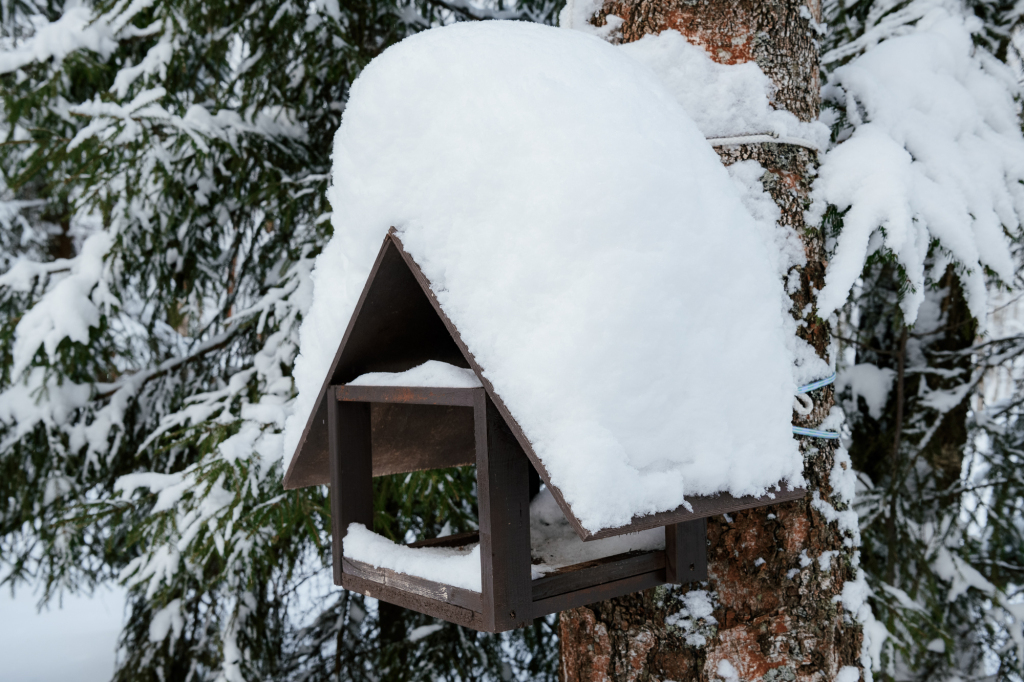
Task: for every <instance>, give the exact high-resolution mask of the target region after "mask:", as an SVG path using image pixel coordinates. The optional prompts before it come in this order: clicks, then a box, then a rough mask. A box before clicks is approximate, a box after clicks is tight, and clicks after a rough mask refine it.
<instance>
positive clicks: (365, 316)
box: [284, 228, 805, 540]
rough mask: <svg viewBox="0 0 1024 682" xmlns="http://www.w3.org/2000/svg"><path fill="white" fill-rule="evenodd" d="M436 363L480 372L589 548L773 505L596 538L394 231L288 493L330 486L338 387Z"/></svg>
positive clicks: (702, 505) (633, 525) (307, 433)
mask: <svg viewBox="0 0 1024 682" xmlns="http://www.w3.org/2000/svg"><path fill="white" fill-rule="evenodd" d="M429 360H441V361H443V362H447V363H449V364H453V365H456V366H462V367H469V368H471V369H472V370H473V371H474V372H475V374H476V375H477V377H478V378H479V379H480V382H481V383H482V384H483V386H484V389H485V390H486V391H487V394H488V396H489V397H490V398H491V400H492V401H493V402H494V404H495V406H496V407H497V408H498V410H499V412H500V413H501V415H502V417H503V418H504V420H505V422H506V423H507V424H508V426H509V427H510V429H511V430H512V433H513V434H514V435H515V437H516V439H517V440H518V442H519V444H520V446H521V447H522V448H523V451H524V452H525V453H526V455H527V457H529V459H530V462H531V464H532V465H533V467H534V468H535V469H536V471H537V473H538V474H539V475H540V477H541V479H542V480H543V481H544V483H545V485H546V486H547V487H548V489H549V490H550V491H551V494H552V496H553V497H554V499H555V501H556V502H557V503H558V505H559V507H560V508H561V510H562V512H563V513H564V514H565V516H566V518H567V519H568V520H569V523H570V524H571V525H572V527H573V528H574V530H575V531H576V533H577V534H578V535H579V536H580V538H581V539H583V540H595V539H600V538H603V537H609V536H612V535H620V534H623V533H630V532H636V531H639V530H645V529H648V528H655V527H658V526H664V525H668V524H671V523H679V522H684V521H689V520H692V519H696V518H701V517H705V516H713V515H715V514H722V513H729V512H734V511H739V510H741V509H747V508H751V507H757V506H762V505H764V504H766V503H768V502H769V501H768V500H767V499H765V498H763V497H762V498H756V497H754V496H744V497H734V496H732V495H730V494H728V493H720V494H718V495H715V496H693V497H689V498H688V499H687V501H686V502H685V503H684V504H682V505H680V506H679V507H677V508H675V509H671V510H665V511H661V512H658V513H654V514H644V515H636V516H634V517H633V519H631V521H630V522H629V523H628V524H625V525H622V526H618V527H609V528H602V529H599V530H596V531H595V530H591V529H588V528H586V527H584V526H583V524H582V523H581V522H580V520H579V519H578V518H577V517H576V515H575V514H574V513H573V510H572V505H570V504H568V503H567V502H566V500H565V498H564V496H563V495H562V492H561V490H560V488H559V486H558V485H557V483H556V482H555V481H552V479H551V475H550V474H549V472H548V470H547V468H546V467H545V466H544V462H543V461H542V460H541V459H540V457H538V455H537V453H536V451H535V450H534V447H533V444H532V443H531V442H530V439H529V438H528V437H527V436H526V434H525V433H524V432H523V429H522V428H521V427H520V425H519V423H518V422H517V421H516V419H515V416H514V415H513V414H512V413H511V412H510V410H509V409H508V407H507V406H506V404H505V401H504V400H503V399H502V397H501V395H500V394H499V393H498V391H497V390H496V389H495V387H494V385H493V384H492V383H491V382H490V381H489V380H488V378H487V376H486V375H485V373H484V371H483V368H481V367H480V365H479V364H478V363H477V361H476V359H475V358H474V356H473V353H472V352H471V351H470V349H469V348H468V347H467V346H466V344H465V342H464V341H463V340H462V336H461V335H460V333H459V330H458V329H457V328H456V327H455V325H454V324H453V323H452V321H451V320H450V319H449V318H448V316H447V315H446V314H445V312H444V310H443V309H442V307H441V305H440V304H439V302H438V299H437V296H436V294H435V293H434V291H433V290H432V288H431V284H430V281H429V280H428V279H427V278H426V276H425V275H424V274H423V272H422V270H421V269H420V267H419V266H418V265H417V264H416V262H415V260H413V258H412V257H411V256H410V255H409V253H408V252H407V251H406V250H405V248H404V247H403V245H402V241H401V239H400V237H399V236H398V235H397V234H396V232H395V230H394V228H392V229H391V230H390V231H389V232H388V234H387V236H386V237H385V239H384V244H383V245H382V246H381V250H380V253H379V254H378V256H377V260H376V261H375V263H374V265H373V268H372V270H371V271H370V276H369V278H368V279H367V282H366V286H365V287H364V289H363V292H362V295H361V296H360V298H359V302H358V303H357V304H356V308H355V311H354V313H353V315H352V318H351V320H350V321H349V325H348V328H347V329H346V331H345V336H344V338H343V339H342V341H341V343H340V345H339V347H338V351H337V353H336V354H335V358H334V362H333V363H332V365H331V370H330V372H329V373H328V375H327V377H326V378H325V379H324V382H323V386H322V387H321V389H320V394H319V396H318V397H317V400H316V407H315V408H314V410H313V413H312V415H311V416H310V419H309V420H308V422H307V424H306V428H305V430H304V431H303V434H302V438H301V440H300V441H299V446H298V449H297V451H296V453H295V455H294V456H293V457H292V460H291V464H290V466H289V467H288V471H287V473H286V474H285V479H284V485H285V488H288V489H294V488H302V487H305V486H310V485H325V484H329V482H330V467H329V463H328V459H327V457H328V451H327V426H326V414H325V411H326V400H327V398H328V390H329V388H330V387H331V386H333V385H339V384H344V383H347V382H349V381H352V380H353V379H355V378H356V377H358V376H361V375H364V374H366V373H369V372H401V371H405V370H408V369H411V368H412V367H416V366H418V365H421V364H423V363H424V362H427V361H429ZM453 456H454V459H453V460H452V461H451V462H450V463H449V464H451V465H459V464H469V463H471V462H472V459H471V458H468V457H465V458H464V459H465V461H463V460H462V459H459V457H458V453H454V455H453ZM804 492H805V491H804V490H803V489H800V488H796V489H793V488H790V487H788V486H787V485H786V484H785V483H782V484H781V485H780V487H779V490H777V491H776V492H775V493H774V494H773V495H772V498H771V502H782V501H786V500H789V499H798V498H800V497H802V496H803V495H804Z"/></svg>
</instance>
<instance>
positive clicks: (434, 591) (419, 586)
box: [342, 558, 483, 612]
mask: <svg viewBox="0 0 1024 682" xmlns="http://www.w3.org/2000/svg"><path fill="white" fill-rule="evenodd" d="M342 566H343V568H344V570H345V576H349V575H354V576H356V577H357V578H362V579H363V580H369V581H371V582H375V583H377V584H379V585H387V586H388V587H393V588H395V589H396V590H401V591H403V592H408V593H410V594H416V595H419V596H421V597H427V598H429V599H434V600H436V601H442V602H447V603H449V604H455V605H456V606H460V607H462V608H464V609H469V610H471V611H477V612H481V611H483V602H482V597H481V595H480V593H479V592H474V591H473V590H467V589H465V588H463V587H456V586H455V585H447V584H445V583H439V582H435V581H433V580H427V579H426V578H419V577H417V576H412V575H407V574H405V573H399V572H398V571H392V570H391V569H390V568H378V567H376V566H371V565H370V564H368V563H365V562H363V561H357V560H355V559H349V558H345V559H342Z"/></svg>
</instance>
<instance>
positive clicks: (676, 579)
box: [284, 230, 804, 632]
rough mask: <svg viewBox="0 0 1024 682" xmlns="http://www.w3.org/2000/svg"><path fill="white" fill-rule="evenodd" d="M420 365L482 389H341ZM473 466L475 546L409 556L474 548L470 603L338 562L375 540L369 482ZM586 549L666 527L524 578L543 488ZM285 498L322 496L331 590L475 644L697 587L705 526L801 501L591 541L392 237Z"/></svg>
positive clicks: (722, 506) (714, 508) (724, 505)
mask: <svg viewBox="0 0 1024 682" xmlns="http://www.w3.org/2000/svg"><path fill="white" fill-rule="evenodd" d="M429 360H439V361H442V362H446V363H449V364H451V365H455V366H457V367H463V368H471V369H472V370H473V371H474V372H475V373H476V375H477V377H478V378H479V379H480V381H481V384H482V387H481V388H433V387H422V386H421V387H394V386H367V385H357V386H356V385H353V386H349V385H347V383H348V382H350V381H353V380H354V379H355V378H356V377H359V376H361V375H363V374H366V373H370V372H403V371H406V370H409V369H411V368H413V367H417V366H419V365H421V364H423V363H424V362H427V361H429ZM463 465H475V466H476V476H477V495H478V508H479V532H478V533H466V534H461V535H455V536H448V537H443V538H435V539H432V540H425V541H421V542H419V543H413V545H412V546H414V547H424V546H434V547H444V546H447V547H459V546H465V545H469V544H472V543H476V542H479V544H480V557H481V560H480V564H481V565H480V571H481V578H482V581H481V587H482V589H481V591H480V592H476V591H472V590H468V589H464V588H460V587H455V586H452V585H446V584H443V583H440V582H435V581H431V580H427V579H424V578H421V577H417V576H413V575H407V574H403V573H399V572H396V571H393V570H391V569H388V568H378V567H375V566H372V565H370V564H368V563H363V562H359V561H355V560H353V559H350V558H346V557H345V555H344V551H343V544H344V538H345V534H346V530H347V528H348V527H349V524H351V523H361V524H363V525H365V526H366V527H367V528H369V529H372V528H373V502H372V500H373V495H372V478H373V477H375V476H384V475H389V474H398V473H406V472H412V471H422V470H427V469H439V468H445V467H454V466H463ZM542 480H543V482H544V483H545V484H546V485H547V487H548V489H549V490H550V491H551V494H552V495H553V497H554V499H555V500H556V501H557V502H558V505H559V507H560V508H561V510H562V512H563V513H564V514H565V518H566V519H567V520H568V522H569V524H571V525H572V528H573V529H574V530H575V532H576V534H577V535H578V537H579V539H580V541H583V542H587V541H592V540H597V539H601V538H607V537H611V536H615V535H621V534H625V533H633V532H637V531H643V530H650V529H654V528H659V527H664V529H665V531H664V532H665V549H664V550H655V551H646V552H629V553H626V554H618V555H615V556H609V557H605V558H602V559H599V560H596V561H588V562H585V563H581V564H577V565H573V566H569V567H566V568H562V569H560V570H557V571H555V572H553V573H549V574H547V575H544V576H542V577H540V578H537V579H533V578H532V576H531V562H532V559H531V544H530V499H531V493H535V492H536V490H537V489H538V488H539V484H540V482H541V481H542ZM284 483H285V487H286V488H289V489H294V488H301V487H305V486H311V485H324V484H328V485H330V486H331V512H332V519H333V560H334V582H335V584H337V585H341V586H343V587H344V588H345V589H348V590H353V591H355V592H360V593H362V594H364V595H367V596H370V597H374V598H377V599H381V600H384V601H386V602H390V603H392V604H397V605H399V606H403V607H405V608H409V609H413V610H415V611H419V612H421V613H425V614H427V615H430V616H433V617H436V618H441V619H443V620H446V621H450V622H453V623H457V624H459V625H463V626H466V627H470V628H473V629H476V630H483V631H487V632H501V631H505V630H510V629H513V628H517V627H523V626H525V625H526V624H528V623H529V622H530V621H531V620H532V619H534V618H538V617H540V616H544V615H547V614H550V613H554V612H557V611H562V610H565V609H571V608H575V607H578V606H583V605H586V604H590V603H593V602H597V601H601V600H605V599H610V598H613V597H618V596H622V595H626V594H629V593H632V592H637V591H640V590H644V589H647V588H650V587H655V586H658V585H663V584H666V583H685V582H691V581H699V580H705V579H706V578H707V541H706V518H707V517H709V516H713V515H715V514H723V513H728V512H735V511H739V510H742V509H749V508H753V507H760V506H766V505H770V504H777V503H780V502H784V501H787V500H792V499H798V498H800V497H802V496H803V494H804V491H803V490H802V489H790V488H787V487H786V486H785V485H782V484H780V490H779V491H778V492H776V493H774V496H771V497H761V498H754V497H740V498H737V497H733V496H731V495H728V494H725V493H722V494H719V495H717V496H713V497H688V498H687V499H688V502H689V506H690V508H689V509H687V508H685V507H679V508H677V509H675V510H672V511H667V512H662V513H658V514H652V515H647V516H642V517H634V518H633V520H632V522H631V523H629V524H628V525H625V526H621V527H618V528H605V529H602V530H600V531H599V532H596V533H591V532H590V531H588V530H587V529H586V528H584V527H583V526H582V524H581V523H580V522H579V520H578V519H577V518H576V516H574V515H573V511H572V508H571V507H570V506H569V505H568V504H566V502H565V500H564V499H563V498H562V495H561V493H560V492H559V490H558V488H557V487H556V486H554V485H552V482H551V480H550V478H549V476H548V473H547V471H546V470H545V468H544V465H543V463H542V462H541V461H540V459H539V458H538V457H537V455H536V454H535V453H534V451H533V448H532V446H531V444H530V441H529V440H528V439H527V438H526V436H525V435H524V434H523V432H522V430H521V429H520V428H519V426H518V424H517V422H516V419H515V415H513V414H511V413H510V412H509V410H508V409H507V408H506V406H505V404H504V403H503V402H502V399H501V396H500V395H498V394H497V392H496V391H495V390H494V387H493V386H492V385H491V384H490V382H489V381H488V380H487V379H486V378H484V376H483V374H482V372H481V368H480V367H479V366H478V365H477V364H476V362H475V360H474V358H473V355H472V353H471V352H470V349H469V348H467V347H466V345H465V344H464V343H463V342H462V339H461V337H460V335H459V331H458V329H456V328H455V326H454V325H453V324H452V323H451V321H450V320H449V318H448V317H447V316H446V315H445V313H444V311H443V310H442V309H441V306H440V305H439V304H438V301H437V298H436V297H435V295H434V292H433V291H432V290H431V285H430V282H429V281H428V280H427V278H426V277H425V276H424V275H423V273H422V272H421V270H420V268H419V267H418V266H417V265H416V263H415V262H414V261H413V259H412V258H411V257H410V256H409V254H408V253H407V252H406V251H405V249H404V248H403V246H402V243H401V241H400V239H399V238H398V236H397V235H396V234H395V232H394V230H392V231H391V232H390V233H389V234H388V235H387V237H386V238H385V240H384V244H383V246H382V248H381V250H380V253H379V255H378V256H377V260H376V262H375V263H374V265H373V268H372V270H371V272H370V276H369V279H368V280H367V282H366V285H365V287H364V289H363V292H362V295H361V297H360V299H359V302H358V303H357V305H356V308H355V311H354V312H353V314H352V318H351V319H350V321H349V324H348V328H347V330H346V332H345V335H344V338H343V339H342V340H341V344H340V347H339V348H338V352H337V354H336V355H335V358H334V363H333V365H332V367H331V370H330V372H329V374H328V375H327V376H326V377H325V379H324V382H323V387H322V388H321V390H320V394H319V397H318V398H317V403H316V407H315V409H314V411H313V413H312V416H311V417H310V419H309V421H308V423H307V424H306V427H305V431H304V432H303V436H302V439H301V440H300V442H299V446H298V449H297V450H296V453H295V455H294V457H293V458H292V462H291V465H290V466H289V468H288V472H287V474H286V475H285V481H284Z"/></svg>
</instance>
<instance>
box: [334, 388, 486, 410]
mask: <svg viewBox="0 0 1024 682" xmlns="http://www.w3.org/2000/svg"><path fill="white" fill-rule="evenodd" d="M483 392H484V389H482V388H434V387H430V386H347V385H346V386H335V387H334V393H335V396H336V398H337V399H338V400H341V401H344V402H359V403H403V404H406V405H463V406H465V407H472V406H473V405H474V404H476V400H477V396H478V395H482V394H483Z"/></svg>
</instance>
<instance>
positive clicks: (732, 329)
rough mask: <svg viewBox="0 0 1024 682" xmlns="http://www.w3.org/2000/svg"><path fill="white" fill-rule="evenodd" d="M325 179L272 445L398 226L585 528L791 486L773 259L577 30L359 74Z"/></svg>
mask: <svg viewBox="0 0 1024 682" xmlns="http://www.w3.org/2000/svg"><path fill="white" fill-rule="evenodd" d="M495 69H497V70H496V71H495ZM334 164H335V165H334V172H333V178H334V185H333V186H332V188H331V189H330V191H329V198H330V200H331V202H332V205H334V206H344V207H345V210H343V211H342V210H338V211H335V212H334V214H333V218H332V220H333V223H334V237H333V238H332V240H331V242H330V243H329V244H328V245H327V247H326V248H325V249H324V252H323V254H322V255H321V256H320V257H319V259H318V261H317V265H316V270H315V271H314V273H313V281H314V300H313V304H312V307H311V309H310V312H309V314H308V315H307V316H306V318H305V319H304V322H303V326H302V330H301V334H300V339H301V355H300V356H299V358H298V359H297V361H296V365H295V378H296V385H297V388H298V390H299V396H298V399H297V402H296V410H295V414H294V415H293V416H292V417H291V418H290V419H289V422H288V425H287V428H286V435H285V441H286V444H285V449H286V451H288V452H290V451H292V450H293V449H294V448H295V446H296V444H297V442H298V440H299V435H300V434H301V432H302V429H303V426H304V424H305V422H306V420H307V418H308V416H309V413H310V410H311V408H312V406H313V402H314V400H315V399H316V396H317V395H318V392H319V389H320V385H321V382H322V381H323V378H324V376H325V375H326V374H327V371H328V368H329V367H330V364H331V362H332V359H333V357H334V354H335V351H336V350H337V347H338V343H339V342H340V341H341V338H342V336H343V334H344V330H345V327H346V325H347V323H348V320H349V317H350V315H351V313H352V310H353V309H354V306H355V303H356V300H357V299H358V296H359V294H360V292H361V291H362V288H363V284H364V282H365V280H366V277H367V275H368V274H369V270H370V267H371V265H372V263H373V260H374V257H375V256H376V254H377V253H378V251H379V248H380V244H381V241H382V239H383V237H384V235H385V233H386V231H387V230H388V228H389V227H391V226H395V227H396V228H397V230H398V233H399V235H400V237H401V239H402V240H403V243H404V245H405V247H406V249H407V250H408V251H409V253H410V254H411V256H412V257H413V258H414V259H415V260H416V262H417V264H418V265H419V266H420V267H421V268H422V270H423V272H424V274H425V275H426V276H427V278H428V279H429V280H430V282H431V285H432V287H433V289H434V291H435V293H436V294H437V297H438V300H439V302H440V304H441V306H442V308H443V309H444V310H445V312H446V313H447V315H448V316H449V318H450V319H451V320H452V322H453V323H454V324H455V326H456V327H457V328H458V329H459V332H460V334H461V336H462V339H463V340H464V341H465V342H466V344H467V346H468V347H469V349H470V351H471V352H472V353H473V355H474V356H475V358H476V360H477V361H478V362H479V364H480V365H481V366H482V368H483V377H484V378H485V379H487V380H488V381H490V382H491V384H492V385H493V386H494V389H495V391H496V392H497V394H498V395H500V396H501V398H502V399H503V400H504V402H505V404H506V405H507V406H508V408H509V410H510V411H511V412H512V414H513V415H514V416H515V418H516V420H517V421H518V422H519V424H520V426H521V427H522V428H523V431H524V433H525V434H526V436H527V437H528V438H529V440H530V442H531V444H532V446H533V448H534V450H535V452H536V453H537V455H538V456H539V457H540V459H541V460H542V461H543V462H544V465H545V468H546V469H547V471H548V473H549V474H550V476H551V482H552V483H553V484H554V485H556V486H557V487H558V488H559V489H560V491H561V493H562V496H563V497H564V498H565V499H566V501H567V502H568V503H569V504H570V505H571V506H572V508H573V511H574V513H575V514H576V516H577V518H579V519H580V521H581V523H582V524H583V525H584V526H585V527H586V528H588V529H590V530H592V531H596V530H598V529H600V528H606V527H610V526H620V525H624V524H626V523H628V522H629V521H630V520H631V518H632V517H633V516H634V515H642V514H648V513H654V512H658V511H664V510H668V509H674V508H676V507H678V506H679V505H680V504H683V503H684V495H707V494H713V493H716V492H719V491H728V492H731V493H732V494H734V495H748V494H761V493H763V492H764V491H765V490H766V488H768V487H770V486H772V485H774V484H775V483H777V482H778V481H779V480H782V479H786V480H788V481H789V482H790V483H791V484H800V483H801V481H802V479H801V472H802V468H803V463H802V460H801V458H800V455H799V453H798V452H797V447H796V443H795V441H794V439H793V436H792V432H791V426H790V418H791V404H792V400H793V399H792V395H793V393H794V391H795V388H796V384H795V382H794V379H793V376H792V366H793V364H794V357H793V353H792V351H791V350H790V349H788V348H787V339H788V337H789V336H790V334H789V332H788V330H787V329H786V327H785V322H784V320H783V316H784V313H783V311H784V306H783V303H784V298H783V297H784V296H785V293H784V291H783V289H782V283H781V282H780V281H779V277H778V275H777V273H776V272H775V271H774V269H773V267H772V262H773V259H772V258H771V257H770V255H769V253H770V252H771V251H772V250H777V248H778V247H777V244H775V243H774V241H773V238H772V237H771V236H770V235H766V234H764V232H763V230H761V229H760V228H759V226H758V225H757V224H756V222H755V220H754V218H753V217H752V216H751V215H750V213H749V212H748V210H747V209H746V208H745V207H744V204H743V202H742V200H741V198H740V195H739V192H738V190H737V187H736V186H735V185H734V184H733V182H732V181H731V180H730V178H729V174H728V173H727V171H726V170H725V168H724V167H723V166H722V164H721V161H720V160H719V158H718V156H717V154H716V153H715V152H714V150H713V149H712V148H711V146H710V145H709V144H708V142H707V141H706V140H705V137H704V135H703V134H702V132H701V131H700V130H699V128H698V126H697V125H696V124H695V123H694V121H693V119H692V118H691V117H690V116H689V115H687V113H686V111H685V110H684V109H683V108H682V106H681V105H680V104H679V102H678V101H677V99H676V97H675V96H674V95H673V93H671V92H669V91H668V90H666V89H665V87H664V86H663V85H662V83H661V82H660V80H659V78H658V76H657V74H655V72H654V71H652V70H651V69H650V68H648V67H646V66H645V65H643V64H642V63H640V62H639V61H636V60H635V59H633V58H631V57H630V56H628V55H627V54H626V53H625V52H624V51H623V50H621V49H620V48H617V47H615V46H612V45H609V44H608V43H606V42H604V41H602V40H600V39H599V38H596V37H593V36H588V35H584V34H582V33H579V32H575V31H564V30H559V29H554V28H550V27H544V26H537V25H529V24H522V23H518V22H484V23H480V24H469V23H465V24H457V25H453V26H449V27H445V28H440V29H433V30H430V31H425V32H423V33H420V34H417V35H415V36H413V37H410V38H407V39H406V40H404V41H402V42H401V43H400V44H398V45H396V46H394V47H391V48H389V49H388V50H386V51H385V52H384V53H383V54H382V55H381V56H380V57H378V58H377V59H375V60H374V61H373V62H372V63H371V64H370V65H369V66H367V68H366V69H365V70H364V71H363V73H362V74H361V75H360V77H359V78H358V79H357V81H356V82H355V84H354V85H353V87H352V90H351V97H350V100H349V103H348V106H347V108H346V111H345V117H344V119H343V122H342V125H341V128H340V129H339V131H338V134H337V137H336V138H335V149H334ZM739 387H742V390H739Z"/></svg>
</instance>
